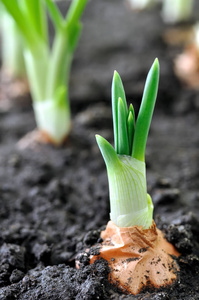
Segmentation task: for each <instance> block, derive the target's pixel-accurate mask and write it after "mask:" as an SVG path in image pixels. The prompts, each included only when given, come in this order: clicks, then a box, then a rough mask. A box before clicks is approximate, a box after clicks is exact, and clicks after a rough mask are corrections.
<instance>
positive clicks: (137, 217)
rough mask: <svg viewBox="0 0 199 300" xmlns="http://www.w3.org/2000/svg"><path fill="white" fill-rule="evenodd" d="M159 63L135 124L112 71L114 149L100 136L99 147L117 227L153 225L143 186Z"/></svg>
mask: <svg viewBox="0 0 199 300" xmlns="http://www.w3.org/2000/svg"><path fill="white" fill-rule="evenodd" d="M158 82H159V62H158V60H157V59H155V61H154V63H153V65H152V67H151V69H150V71H149V73H148V76H147V79H146V83H145V88H144V93H143V97H142V102H141V106H140V110H139V113H138V117H137V121H136V123H135V114H134V109H133V106H132V104H130V106H129V108H128V107H127V103H126V97H125V91H124V87H123V84H122V81H121V78H120V76H119V74H118V73H117V72H116V71H115V73H114V76H113V82H112V114H113V131H114V143H115V149H114V148H113V147H112V146H111V144H110V143H109V142H108V141H106V140H105V139H104V138H103V137H101V136H100V135H96V140H97V143H98V146H99V148H100V150H101V153H102V156H103V158H104V161H105V163H106V167H107V174H108V180H109V194H110V206H111V213H110V219H111V220H112V221H113V222H114V223H115V224H116V225H117V226H118V227H130V226H134V225H138V226H143V228H144V229H147V228H149V227H150V226H151V225H152V220H153V203H152V200H151V197H150V195H149V194H147V187H146V167H145V148H146V142H147V136H148V132H149V127H150V123H151V119H152V114H153V110H154V105H155V101H156V97H157V90H158Z"/></svg>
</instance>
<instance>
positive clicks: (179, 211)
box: [0, 0, 199, 300]
mask: <svg viewBox="0 0 199 300" xmlns="http://www.w3.org/2000/svg"><path fill="white" fill-rule="evenodd" d="M63 9H64V7H63ZM195 14H196V13H195ZM194 19H197V16H194V17H193V20H192V22H193V21H194ZM83 22H84V30H83V34H82V38H81V40H80V44H79V47H78V50H77V53H76V55H75V59H74V64H73V68H72V74H71V83H70V92H71V110H72V119H73V125H72V131H71V133H70V136H69V137H68V139H67V141H66V143H65V145H64V146H63V147H61V148H55V147H53V146H50V145H42V144H34V143H30V145H28V146H27V147H26V148H22V147H21V144H22V143H21V142H20V143H19V140H20V139H21V138H22V137H23V136H24V135H25V134H26V133H28V132H29V131H31V130H33V129H34V128H35V121H34V116H33V112H32V107H31V104H30V97H29V96H26V97H24V96H23V99H24V101H22V100H21V99H22V98H21V97H20V96H18V97H15V98H14V97H13V98H12V99H11V96H10V95H13V93H10V90H11V89H12V88H13V86H12V84H11V83H9V82H8V81H7V80H5V81H4V83H3V81H2V82H1V86H0V92H1V94H0V106H1V105H2V106H1V107H2V109H1V111H0V142H1V146H0V203H1V209H0V299H1V300H8V299H9V300H12V299H18V300H25V299H27V300H31V299H34V300H37V299H42V300H45V299H52V300H58V299H60V300H72V299H76V300H78V299H79V300H80V299H85V300H88V299H118V300H119V299H154V300H159V299H164V300H165V299H183V300H184V299H190V300H194V299H199V286H198V281H199V170H198V166H199V151H198V147H199V121H198V120H199V97H198V92H197V91H194V90H192V89H188V88H187V87H185V85H184V84H183V83H181V82H180V81H179V80H178V79H177V78H176V76H175V75H174V73H173V68H172V67H173V63H172V61H173V59H174V57H175V56H176V55H177V54H178V53H180V52H181V51H182V47H181V46H179V45H178V46H175V47H174V46H168V45H166V44H165V42H164V40H163V38H162V34H163V32H164V31H166V30H167V29H168V27H167V26H165V25H164V24H163V23H162V20H161V17H160V11H159V8H156V9H155V10H151V11H148V12H140V13H135V12H131V11H130V10H129V9H128V7H127V6H126V5H125V2H123V1H121V0H117V1H116V0H111V1H106V0H101V1H90V2H89V4H88V7H87V9H86V12H85V15H84V18H83ZM155 57H158V58H159V60H160V66H161V74H160V76H161V77H160V88H159V94H158V100H157V106H156V109H155V114H154V117H153V121H152V125H151V130H150V134H149V138H148V143H147V150H146V165H147V184H148V192H149V193H150V194H151V196H152V199H153V202H154V206H155V209H154V219H155V221H156V224H157V226H158V228H160V229H162V231H163V232H164V233H165V235H166V237H167V239H168V240H169V241H170V242H171V243H173V244H174V245H175V247H176V248H177V249H178V251H179V252H180V253H181V256H180V257H179V258H178V264H179V266H180V272H179V274H178V279H177V281H176V282H175V283H174V284H173V286H170V287H168V288H162V289H160V290H153V289H150V288H148V289H146V290H144V291H143V292H141V293H140V294H139V295H137V296H134V295H126V294H124V293H122V292H121V291H119V290H118V289H117V287H113V286H111V285H110V284H109V282H108V273H109V269H108V265H107V262H106V261H104V260H98V261H96V262H95V263H94V264H93V265H89V259H88V255H86V254H82V253H83V251H84V250H85V249H86V248H89V247H91V246H93V245H95V244H96V243H97V242H100V231H101V230H102V229H104V228H105V225H106V224H107V222H108V221H109V195H108V193H109V192H108V182H107V175H106V169H105V164H104V161H103V159H102V157H101V154H100V152H99V149H98V147H97V144H96V141H95V134H101V135H102V136H103V137H105V138H106V139H108V140H109V141H110V142H112V143H113V133H112V117H111V100H110V86H111V77H112V73H113V70H114V69H116V70H117V71H118V72H119V73H120V74H121V77H122V79H123V82H124V86H125V89H126V93H127V99H128V100H129V101H131V102H133V105H134V107H135V111H136V114H137V112H138V107H139V104H140V101H141V97H142V90H143V85H144V81H145V78H146V75H147V72H148V69H149V67H150V65H151V64H152V62H153V59H154V58H155ZM6 97H7V98H6ZM9 97H10V98H9ZM8 98H9V99H8ZM6 99H7V100H9V101H11V102H12V103H13V105H11V106H10V107H9V110H8V109H5V107H4V106H3V104H2V103H3V101H6ZM9 103H10V102H9ZM77 255H78V260H79V262H80V268H79V269H78V270H77V269H76V268H75V258H76V257H77Z"/></svg>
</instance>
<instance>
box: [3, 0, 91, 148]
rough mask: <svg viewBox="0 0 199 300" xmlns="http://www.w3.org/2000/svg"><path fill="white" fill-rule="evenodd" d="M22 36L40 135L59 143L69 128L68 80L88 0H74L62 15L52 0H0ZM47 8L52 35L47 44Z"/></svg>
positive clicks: (46, 139) (64, 137) (62, 140)
mask: <svg viewBox="0 0 199 300" xmlns="http://www.w3.org/2000/svg"><path fill="white" fill-rule="evenodd" d="M1 2H2V3H3V5H4V7H5V9H6V10H7V13H8V14H9V15H10V17H11V18H13V22H16V24H17V26H18V30H19V31H20V33H21V36H22V38H23V45H24V49H23V53H24V58H25V64H26V70H27V75H28V80H29V85H30V90H31V96H32V100H33V108H34V112H35V118H36V123H37V127H38V129H39V132H40V133H42V136H41V135H40V136H41V138H43V139H44V140H45V141H49V142H51V143H53V144H55V145H60V144H62V143H63V142H64V140H65V139H66V137H67V136H68V134H69V132H70V128H71V117H70V105H69V99H68V81H69V74H70V68H71V62H72V58H73V53H74V51H75V48H76V45H77V42H78V39H79V36H80V33H81V23H80V18H81V15H82V13H83V11H84V8H85V6H86V3H87V0H73V1H72V2H71V5H70V7H69V9H68V12H67V14H66V15H65V17H63V16H62V14H61V12H60V10H59V8H58V6H57V4H56V3H54V2H53V0H44V1H40V0H33V1H29V0H13V1H12V2H10V1H6V0H1ZM47 11H48V13H49V15H50V18H51V20H52V23H53V27H54V30H55V36H54V40H53V43H52V47H50V41H49V31H48V22H47Z"/></svg>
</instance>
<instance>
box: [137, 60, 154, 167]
mask: <svg viewBox="0 0 199 300" xmlns="http://www.w3.org/2000/svg"><path fill="white" fill-rule="evenodd" d="M158 83H159V62H158V59H157V58H156V59H155V61H154V63H153V65H152V67H151V69H150V71H149V73H148V76H147V79H146V83H145V88H144V93H143V97H142V102H141V106H140V110H139V114H138V117H137V121H136V127H135V134H134V139H133V151H132V156H133V157H134V158H136V159H138V160H141V161H145V149H146V142H147V137H148V132H149V128H150V124H151V119H152V115H153V110H154V106H155V101H156V97H157V91H158Z"/></svg>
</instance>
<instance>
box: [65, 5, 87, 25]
mask: <svg viewBox="0 0 199 300" xmlns="http://www.w3.org/2000/svg"><path fill="white" fill-rule="evenodd" d="M87 2H88V0H73V1H72V2H71V5H70V7H69V10H68V12H67V15H66V18H65V20H66V24H70V25H69V26H73V25H74V24H77V23H79V20H80V18H81V15H82V13H83V11H84V9H85V6H86V4H87Z"/></svg>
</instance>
